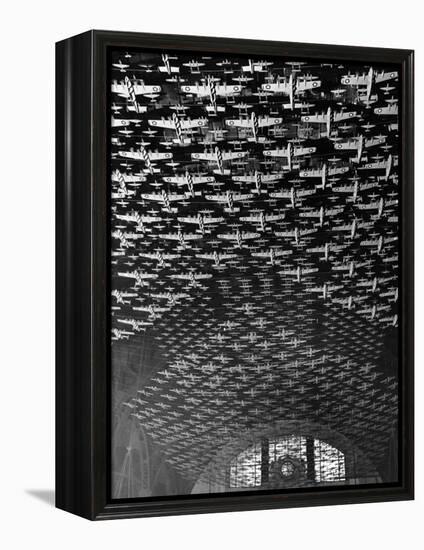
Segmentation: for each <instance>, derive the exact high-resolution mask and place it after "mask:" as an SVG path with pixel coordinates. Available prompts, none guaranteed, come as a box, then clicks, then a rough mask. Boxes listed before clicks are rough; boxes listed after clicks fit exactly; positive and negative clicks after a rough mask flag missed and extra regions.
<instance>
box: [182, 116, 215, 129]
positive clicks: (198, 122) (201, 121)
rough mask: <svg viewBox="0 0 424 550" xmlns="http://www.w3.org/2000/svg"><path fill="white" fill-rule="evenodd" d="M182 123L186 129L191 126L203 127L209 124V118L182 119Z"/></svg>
mask: <svg viewBox="0 0 424 550" xmlns="http://www.w3.org/2000/svg"><path fill="white" fill-rule="evenodd" d="M180 124H181V127H182V128H183V129H184V130H187V129H189V128H201V127H204V126H207V125H208V119H207V118H194V119H188V120H180Z"/></svg>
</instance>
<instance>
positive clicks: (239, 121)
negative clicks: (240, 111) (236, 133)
mask: <svg viewBox="0 0 424 550" xmlns="http://www.w3.org/2000/svg"><path fill="white" fill-rule="evenodd" d="M225 124H226V125H227V126H231V127H233V126H236V127H238V128H252V120H251V119H250V118H247V119H246V118H232V119H230V120H226V121H225Z"/></svg>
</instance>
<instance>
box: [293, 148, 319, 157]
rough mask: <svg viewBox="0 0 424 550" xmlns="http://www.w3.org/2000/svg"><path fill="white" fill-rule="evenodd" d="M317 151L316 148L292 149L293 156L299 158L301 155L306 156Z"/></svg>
mask: <svg viewBox="0 0 424 550" xmlns="http://www.w3.org/2000/svg"><path fill="white" fill-rule="evenodd" d="M316 150H317V148H316V147H294V148H293V155H294V156H295V157H299V156H301V155H308V154H309V153H315V151H316Z"/></svg>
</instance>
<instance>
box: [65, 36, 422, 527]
mask: <svg viewBox="0 0 424 550" xmlns="http://www.w3.org/2000/svg"><path fill="white" fill-rule="evenodd" d="M111 47H124V48H131V47H138V48H140V47H142V48H150V49H157V50H159V49H160V50H174V51H201V52H214V53H221V54H242V55H255V56H273V55H274V56H275V55H284V56H296V57H299V58H302V57H303V58H311V59H325V60H329V61H331V60H338V61H343V60H354V61H361V62H365V63H370V62H375V63H377V62H380V63H397V64H399V66H400V71H401V75H400V77H401V98H400V121H401V125H400V142H401V143H400V157H401V163H400V174H401V181H402V197H401V204H400V209H401V217H400V222H401V226H400V235H401V245H400V252H401V256H400V266H401V275H400V312H401V315H400V319H401V323H400V334H401V348H400V349H401V351H400V370H401V372H400V382H401V383H400V392H401V410H400V430H401V443H402V444H401V445H400V449H399V466H400V481H399V483H397V484H391V485H384V484H383V485H380V486H377V485H375V486H359V487H348V486H343V487H339V488H338V489H337V490H332V488H324V489H320V490H319V491H312V490H301V491H300V490H299V491H293V492H287V491H286V492H281V493H278V494H275V493H273V494H263V493H254V492H250V493H245V494H242V493H236V494H234V493H232V494H227V495H216V494H215V495H207V494H205V495H193V496H190V497H188V496H181V497H178V498H176V497H158V498H153V497H152V498H148V499H138V500H137V499H136V500H128V501H112V500H111V499H110V498H109V477H110V456H109V455H110V453H109V448H108V445H109V436H110V434H109V428H110V426H109V416H110V414H109V412H110V409H109V406H110V404H109V390H110V386H109V373H108V368H109V338H108V334H109V332H108V327H109V320H108V296H107V288H108V277H109V268H108V249H109V237H108V227H109V225H108V223H109V222H108V196H107V195H108V194H107V189H108V187H107V162H106V155H107V151H108V142H107V136H108V124H107V109H106V107H107V86H106V78H107V65H106V60H107V52H108V49H109V48H111ZM413 58H414V54H413V51H411V50H402V49H382V48H368V47H352V46H333V45H322V44H302V43H288V42H274V41H263V40H242V39H231V38H211V37H196V36H179V35H161V34H145V33H126V32H109V31H97V30H93V31H89V32H85V33H83V34H80V35H77V36H74V37H72V38H69V39H66V40H63V41H61V42H58V43H57V44H56V257H57V260H56V506H57V507H58V508H61V509H63V510H66V511H68V512H71V513H74V514H77V515H79V516H82V517H85V518H88V519H90V520H98V519H113V518H130V517H142V516H159V515H170V514H189V513H208V512H228V511H238V510H258V509H271V508H285V507H294V506H297V507H299V506H318V505H332V504H350V503H360V502H378V501H396V500H408V499H412V498H413V486H414V483H413V479H414V474H413V468H414V447H413V410H414V405H413V399H414V394H413V353H414V352H413V341H414V340H413V339H414V336H413V333H414V309H413V308H414V287H413V285H414V282H413V273H414V267H413V248H414V241H413V227H414V219H413V178H414V87H413V75H414V69H413Z"/></svg>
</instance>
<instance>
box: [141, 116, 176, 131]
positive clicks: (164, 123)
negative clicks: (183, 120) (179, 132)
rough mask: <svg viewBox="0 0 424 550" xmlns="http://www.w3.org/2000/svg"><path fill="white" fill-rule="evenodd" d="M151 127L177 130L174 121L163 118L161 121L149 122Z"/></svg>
mask: <svg viewBox="0 0 424 550" xmlns="http://www.w3.org/2000/svg"><path fill="white" fill-rule="evenodd" d="M147 122H148V123H149V126H155V127H159V128H169V129H171V130H174V129H175V122H174V121H173V120H169V119H165V118H162V119H160V120H156V119H153V120H148V121H147Z"/></svg>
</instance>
